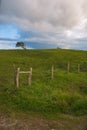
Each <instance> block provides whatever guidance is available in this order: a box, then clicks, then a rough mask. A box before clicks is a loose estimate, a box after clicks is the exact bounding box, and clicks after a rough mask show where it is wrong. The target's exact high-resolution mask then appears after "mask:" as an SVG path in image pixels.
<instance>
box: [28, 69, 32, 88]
mask: <svg viewBox="0 0 87 130" xmlns="http://www.w3.org/2000/svg"><path fill="white" fill-rule="evenodd" d="M31 79H32V68H30V74H29V77H28V85H29V86H31Z"/></svg>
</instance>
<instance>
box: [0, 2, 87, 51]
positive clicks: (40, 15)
mask: <svg viewBox="0 0 87 130" xmlns="http://www.w3.org/2000/svg"><path fill="white" fill-rule="evenodd" d="M17 41H23V42H25V44H26V46H27V48H56V47H60V48H65V49H82V50H87V0H0V49H14V48H15V45H16V43H17Z"/></svg>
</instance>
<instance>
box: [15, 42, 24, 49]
mask: <svg viewBox="0 0 87 130" xmlns="http://www.w3.org/2000/svg"><path fill="white" fill-rule="evenodd" d="M16 47H22V48H23V49H25V44H24V42H17V43H16Z"/></svg>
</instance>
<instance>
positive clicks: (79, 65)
mask: <svg viewBox="0 0 87 130" xmlns="http://www.w3.org/2000/svg"><path fill="white" fill-rule="evenodd" d="M78 73H80V64H78Z"/></svg>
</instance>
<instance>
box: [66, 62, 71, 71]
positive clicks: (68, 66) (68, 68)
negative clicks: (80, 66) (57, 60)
mask: <svg viewBox="0 0 87 130" xmlns="http://www.w3.org/2000/svg"><path fill="white" fill-rule="evenodd" d="M67 72H68V73H69V72H70V63H69V62H68V65H67Z"/></svg>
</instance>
